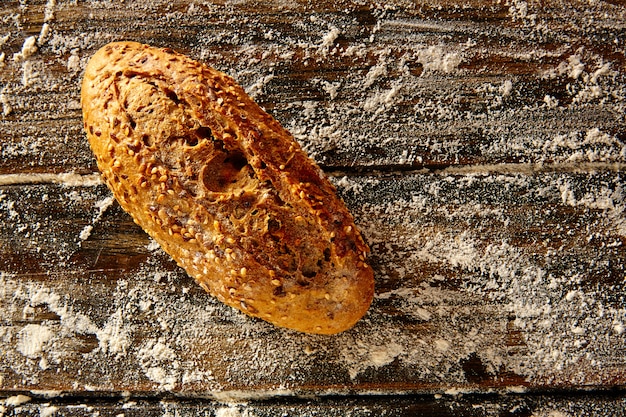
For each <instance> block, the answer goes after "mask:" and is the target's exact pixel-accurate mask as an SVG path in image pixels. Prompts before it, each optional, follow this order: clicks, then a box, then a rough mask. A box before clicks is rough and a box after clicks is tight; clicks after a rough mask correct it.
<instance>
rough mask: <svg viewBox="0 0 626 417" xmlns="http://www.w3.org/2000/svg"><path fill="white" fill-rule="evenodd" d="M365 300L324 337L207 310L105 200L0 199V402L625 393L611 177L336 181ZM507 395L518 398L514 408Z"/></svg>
mask: <svg viewBox="0 0 626 417" xmlns="http://www.w3.org/2000/svg"><path fill="white" fill-rule="evenodd" d="M334 181H335V182H336V183H337V185H338V187H339V190H340V193H341V195H342V196H343V197H344V199H345V200H346V202H347V204H348V206H349V208H350V209H351V210H352V211H353V212H354V213H355V216H356V218H357V223H358V224H359V225H360V227H361V228H362V229H363V232H364V235H365V237H366V240H367V241H368V242H369V243H370V245H371V247H372V256H371V262H372V264H373V266H374V268H375V273H376V279H377V292H376V299H375V302H374V305H373V307H372V309H371V311H370V312H369V313H368V316H367V317H366V318H365V319H364V320H363V321H362V322H360V323H359V324H358V325H357V327H356V328H355V329H354V330H352V331H349V332H347V333H344V334H342V335H339V336H337V337H332V338H328V337H320V336H311V335H302V334H297V333H294V332H291V331H287V330H282V329H277V328H274V327H272V326H271V325H269V324H266V323H264V322H261V321H257V320H252V319H250V318H247V317H245V316H243V315H242V314H240V313H238V312H235V311H234V310H232V309H230V308H228V307H224V306H222V305H220V304H219V303H218V302H216V301H215V300H213V299H212V298H211V297H209V296H208V295H206V294H204V293H203V291H202V290H200V289H199V288H198V287H197V286H196V285H195V284H194V283H193V281H192V280H191V279H190V278H189V277H187V276H186V275H185V274H184V273H183V272H181V271H180V270H179V269H178V268H177V267H176V266H175V265H174V264H173V263H172V262H171V261H170V260H169V259H168V258H167V256H165V255H164V254H163V253H162V252H161V251H160V250H158V249H156V248H155V247H154V245H152V244H151V242H150V241H149V240H148V239H147V237H146V236H145V234H144V233H143V232H142V231H141V230H140V229H139V228H138V227H137V226H134V225H133V224H132V222H131V221H130V218H129V216H128V215H126V214H124V213H123V212H121V211H120V209H119V207H118V206H117V205H116V204H112V205H111V207H110V208H108V207H107V206H108V204H109V203H110V201H109V200H108V198H109V194H108V192H107V191H106V190H105V189H104V187H103V186H95V187H94V186H92V187H67V186H62V185H49V184H42V185H32V186H24V185H20V186H12V187H3V188H2V190H1V194H0V195H1V196H2V198H1V199H0V209H1V210H0V225H1V229H0V242H2V243H3V245H2V248H1V251H0V270H1V271H3V273H2V275H1V280H2V285H0V310H1V311H3V319H2V322H1V323H2V325H1V326H0V346H1V348H2V352H3V353H2V354H3V360H2V361H0V373H1V375H2V386H3V387H5V388H7V389H49V390H74V391H84V390H97V391H133V392H152V391H154V390H157V391H162V390H165V391H174V392H178V393H180V394H181V395H182V394H190V393H197V392H230V391H234V390H244V391H246V390H261V391H263V390H267V391H270V392H280V391H282V390H288V391H289V392H295V393H305V394H306V393H319V392H326V393H347V392H358V393H363V392H372V391H373V392H380V393H388V392H397V391H407V392H421V393H423V392H444V391H446V390H450V389H457V388H458V389H462V390H467V391H472V392H484V391H488V390H491V389H500V388H505V389H506V388H509V389H510V388H511V387H528V388H529V389H543V388H549V387H561V388H575V387H581V386H585V387H593V386H595V387H604V386H614V385H617V386H622V385H624V384H625V382H626V337H625V336H626V332H624V326H625V325H626V310H625V309H624V304H623V302H624V297H625V296H626V292H625V291H624V286H623V279H624V268H625V265H626V262H625V259H626V256H625V253H624V249H623V244H624V239H625V236H626V213H625V211H624V207H625V205H624V204H625V203H624V200H623V174H621V173H615V172H612V171H606V172H599V173H594V174H588V173H543V174H533V173H528V174H519V173H517V174H494V173H491V174H488V173H484V174H448V173H445V172H444V173H441V174H413V175H407V174H403V175H397V176H352V177H342V178H338V177H336V178H334ZM516 389H517V388H516Z"/></svg>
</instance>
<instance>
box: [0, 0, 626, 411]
mask: <svg viewBox="0 0 626 417" xmlns="http://www.w3.org/2000/svg"><path fill="white" fill-rule="evenodd" d="M122 39H125V40H136V41H140V42H145V43H149V44H153V45H157V46H169V47H171V48H174V49H177V50H179V51H181V52H184V53H186V54H189V55H191V56H192V57H194V58H196V59H198V60H202V61H204V62H206V63H208V64H210V65H212V66H214V67H216V68H217V69H220V70H222V71H224V72H227V73H228V74H230V75H232V76H233V77H234V78H235V79H237V80H238V81H239V82H240V83H241V84H242V85H243V86H244V87H245V88H246V90H247V91H248V92H249V93H250V94H251V95H252V96H253V97H254V98H255V99H256V100H257V101H258V102H259V103H260V104H262V105H263V106H264V107H265V108H266V109H267V110H268V111H269V112H271V113H272V114H273V115H274V116H275V117H276V118H278V119H279V120H280V121H281V122H282V123H283V125H284V126H285V127H287V128H288V129H289V130H290V131H291V132H292V133H294V135H295V136H296V138H297V139H298V140H299V141H300V142H301V143H302V145H303V146H304V147H305V149H306V150H307V151H308V152H309V153H310V155H311V156H312V157H313V158H314V159H315V160H316V161H317V162H318V163H319V164H320V165H321V166H322V168H323V169H324V171H325V172H326V173H327V174H328V176H329V177H330V178H331V179H332V181H333V182H334V183H335V184H336V185H337V187H338V189H339V192H340V194H341V196H342V197H343V198H344V200H345V201H346V203H347V204H348V206H349V208H350V209H351V211H352V212H353V213H354V215H355V217H356V220H357V224H358V225H359V226H360V228H361V229H362V231H363V234H364V236H365V238H366V240H367V242H368V243H369V244H370V246H371V248H372V264H373V267H374V269H375V273H376V297H375V300H374V303H373V305H372V308H371V310H370V312H369V313H368V315H367V316H366V317H365V319H363V320H362V321H361V322H360V323H359V324H358V325H357V326H356V327H355V328H354V329H352V330H350V331H348V332H345V333H343V334H340V335H337V336H311V335H304V334H298V333H295V332H292V331H288V330H283V329H279V328H275V327H273V326H271V325H269V324H267V323H265V322H262V321H258V320H254V319H251V318H248V317H247V316H244V315H243V314H241V313H239V312H237V311H234V310H232V309H231V308H229V307H225V306H223V305H221V304H220V303H218V302H217V301H216V300H214V299H213V298H211V297H210V296H208V295H207V294H205V293H204V292H203V291H202V290H201V289H200V288H199V287H198V286H196V284H195V283H194V282H193V281H192V279H190V278H189V277H188V276H187V275H186V274H185V273H184V272H183V271H181V270H180V269H179V268H178V267H176V265H175V264H174V263H173V262H172V261H171V260H170V259H169V258H168V257H167V256H166V255H165V254H164V253H163V252H162V251H161V250H160V249H159V248H158V246H157V245H156V244H155V243H154V242H152V241H151V240H150V239H149V238H148V237H147V236H146V235H145V234H144V233H143V232H142V230H141V229H139V228H138V227H137V226H135V225H134V224H133V223H132V221H131V219H130V217H129V216H128V215H127V214H125V213H124V212H122V211H121V209H120V208H119V206H118V205H117V203H115V202H114V201H113V200H112V197H111V194H110V193H109V191H108V190H107V189H106V187H105V186H104V185H103V184H102V183H101V182H100V180H99V177H98V174H97V170H96V167H95V161H94V159H93V157H92V155H91V153H90V150H89V148H88V145H87V142H86V139H85V136H84V134H83V132H82V121H81V112H80V103H79V87H80V80H81V75H82V71H83V69H84V67H85V64H86V61H87V60H88V59H89V57H90V56H91V55H92V54H93V53H94V52H95V51H96V50H97V49H98V48H99V47H100V46H102V45H104V44H106V43H108V42H110V41H114V40H122ZM625 48H626V2H624V1H623V0H590V1H577V0H576V1H565V0H563V1H555V0H549V1H541V2H538V1H522V0H497V1H484V0H464V1H455V0H425V1H419V2H409V1H403V0H392V1H387V2H369V1H361V0H345V1H344V0H338V1H334V2H330V1H318V2H310V1H302V0H292V1H283V0H275V1H266V2H263V1H254V0H238V1H223V0H216V1H209V0H125V1H124V0H106V1H96V0H47V1H46V0H19V1H13V0H4V1H2V5H1V6H0V143H1V149H0V155H1V156H0V398H3V400H1V401H0V416H2V415H41V416H51V415H55V414H56V415H102V416H105V415H111V416H120V415H124V416H156V415H216V416H274V415H297V416H312V415H330V416H335V415H336V416H343V415H351V416H366V415H367V416H369V415H393V416H396V415H424V416H435V415H437V416H550V417H563V416H575V415H597V416H623V415H626V400H625V399H624V396H623V395H624V393H625V392H626V391H624V389H625V388H626V307H625V304H624V303H625V299H626V289H625V283H626V272H625V268H626V251H625V249H624V243H626V187H625V184H626V181H625V180H624V177H625V176H626V120H625V107H626V51H625Z"/></svg>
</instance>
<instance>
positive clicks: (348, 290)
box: [81, 42, 374, 334]
mask: <svg viewBox="0 0 626 417" xmlns="http://www.w3.org/2000/svg"><path fill="white" fill-rule="evenodd" d="M81 102H82V109H83V118H84V126H85V130H86V132H87V137H88V139H89V143H90V145H91V148H92V150H93V153H94V154H95V157H96V161H97V163H98V167H99V169H100V171H101V172H102V177H103V179H104V181H105V183H106V184H107V185H108V187H109V188H110V189H111V191H112V192H113V194H114V195H115V198H116V199H117V201H118V202H119V204H120V205H121V207H122V208H123V209H124V210H126V211H127V212H128V213H130V214H131V216H132V217H133V219H134V220H135V222H136V223H137V224H139V225H140V226H141V227H142V228H143V229H144V230H145V231H146V232H147V233H148V234H149V235H150V236H151V237H152V238H153V239H154V240H155V241H156V242H158V243H159V244H160V245H161V247H162V248H163V249H164V250H165V251H166V252H167V253H169V254H170V255H171V256H172V257H173V258H174V260H175V261H176V262H177V263H178V264H179V265H180V266H181V267H182V268H184V269H185V270H186V271H187V273H188V274H189V275H191V276H192V277H194V278H195V280H196V281H197V282H198V283H199V284H200V285H201V286H202V287H203V288H204V289H205V290H206V291H208V292H209V293H210V294H212V295H214V296H215V297H217V298H218V299H219V300H221V301H222V302H224V303H226V304H228V305H230V306H232V307H235V308H237V309H239V310H241V311H243V312H245V313H247V314H249V315H251V316H254V317H259V318H261V319H264V320H267V321H268V322H271V323H273V324H275V325H277V326H281V327H286V328H290V329H295V330H298V331H302V332H307V333H319V334H334V333H338V332H341V331H344V330H346V329H349V328H351V327H352V326H353V325H354V324H355V323H356V322H357V321H358V320H359V319H360V318H361V317H362V316H363V315H364V314H365V313H366V311H367V309H368V308H369V305H370V303H371V301H372V298H373V293H374V278H373V272H372V269H371V268H370V266H368V264H367V263H366V256H367V254H368V252H369V248H368V247H367V245H366V244H365V242H364V241H363V239H362V237H361V235H360V234H359V231H358V230H357V228H356V227H355V225H354V220H353V218H352V216H351V215H350V213H349V212H348V210H347V209H346V207H345V205H344V203H343V202H342V201H341V200H340V199H339V198H338V197H337V195H336V190H335V188H334V187H333V186H332V184H331V183H330V182H329V181H328V179H326V178H325V177H324V176H323V173H322V172H321V170H320V169H319V167H318V166H317V165H315V164H314V162H313V161H312V160H311V159H310V158H308V156H307V155H306V154H305V152H304V151H303V150H302V149H301V147H300V146H299V145H298V143H297V142H296V141H295V140H294V138H293V137H292V136H291V134H289V133H288V132H287V131H286V130H285V129H283V128H282V127H281V126H280V124H279V123H278V122H277V121H276V120H274V119H273V118H272V117H271V116H270V115H269V114H267V113H266V112H264V111H263V110H262V109H261V108H260V107H259V106H258V105H257V104H256V103H254V101H253V100H252V99H251V98H250V97H249V96H248V95H247V94H246V93H245V92H244V90H243V89H242V88H241V87H240V86H239V85H237V84H236V83H235V82H234V81H233V79H232V78H230V77H228V76H227V75H225V74H223V73H221V72H219V71H216V70H214V69H213V68H210V67H208V66H206V65H203V64H201V63H198V62H196V61H194V60H192V59H190V58H188V57H186V56H184V55H181V54H179V53H176V52H174V51H172V50H171V49H159V48H154V47H150V46H147V45H143V44H139V43H135V42H116V43H112V44H109V45H106V46H104V47H103V48H102V49H100V50H99V51H98V52H97V53H96V54H95V55H94V56H93V57H92V58H91V60H90V61H89V63H88V65H87V68H86V71H85V75H84V79H83V84H82V92H81Z"/></svg>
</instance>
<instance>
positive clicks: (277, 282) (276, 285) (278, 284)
mask: <svg viewBox="0 0 626 417" xmlns="http://www.w3.org/2000/svg"><path fill="white" fill-rule="evenodd" d="M270 282H271V283H272V285H273V286H275V287H280V280H278V279H273V280H271V281H270Z"/></svg>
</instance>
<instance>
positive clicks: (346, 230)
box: [343, 226, 352, 233]
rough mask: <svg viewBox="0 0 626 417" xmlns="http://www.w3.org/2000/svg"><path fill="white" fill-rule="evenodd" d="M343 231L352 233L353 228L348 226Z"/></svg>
mask: <svg viewBox="0 0 626 417" xmlns="http://www.w3.org/2000/svg"><path fill="white" fill-rule="evenodd" d="M343 230H344V231H345V232H346V233H350V232H351V231H352V226H346V227H345V228H344V229H343Z"/></svg>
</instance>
